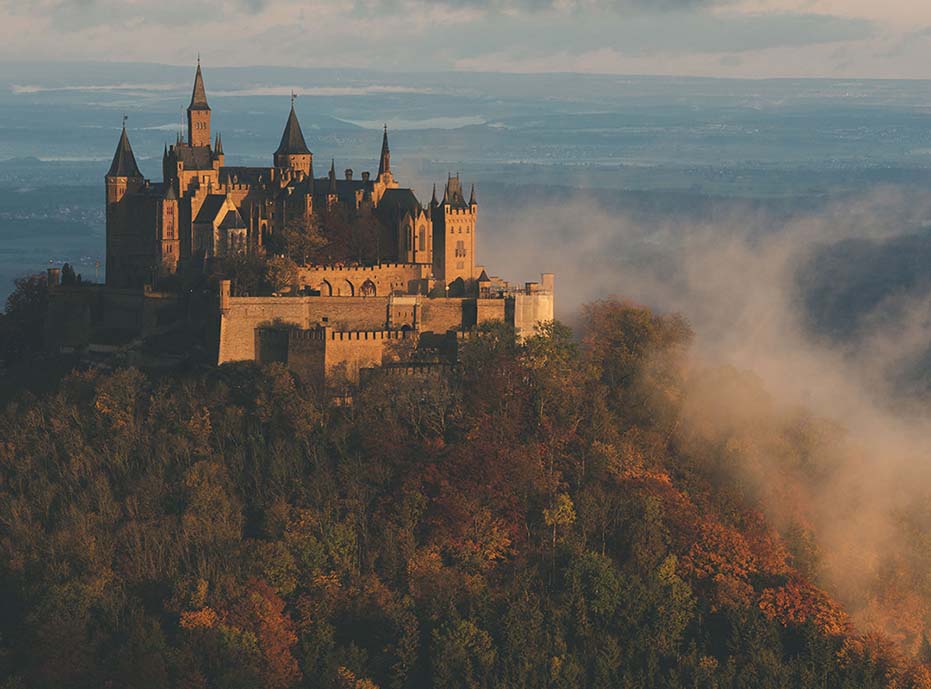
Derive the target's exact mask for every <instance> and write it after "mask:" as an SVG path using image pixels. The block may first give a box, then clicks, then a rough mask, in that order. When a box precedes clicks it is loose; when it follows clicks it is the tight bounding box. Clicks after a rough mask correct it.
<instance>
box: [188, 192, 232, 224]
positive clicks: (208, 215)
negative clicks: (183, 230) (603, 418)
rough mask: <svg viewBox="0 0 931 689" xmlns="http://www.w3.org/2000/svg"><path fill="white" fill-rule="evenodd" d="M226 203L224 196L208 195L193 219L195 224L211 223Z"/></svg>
mask: <svg viewBox="0 0 931 689" xmlns="http://www.w3.org/2000/svg"><path fill="white" fill-rule="evenodd" d="M225 203H226V194H208V195H207V198H206V199H204V203H203V204H202V205H201V207H200V211H198V213H197V217H196V218H194V222H196V223H213V222H214V221H215V220H216V219H217V216H218V215H220V211H221V210H223V206H224V204H225Z"/></svg>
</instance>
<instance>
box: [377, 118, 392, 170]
mask: <svg viewBox="0 0 931 689" xmlns="http://www.w3.org/2000/svg"><path fill="white" fill-rule="evenodd" d="M386 172H391V150H390V149H389V148H388V125H387V124H386V125H385V135H384V137H383V138H382V140H381V159H380V160H379V162H378V174H379V175H383V174H385V173H386Z"/></svg>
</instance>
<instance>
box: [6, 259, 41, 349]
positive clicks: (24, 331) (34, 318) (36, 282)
mask: <svg viewBox="0 0 931 689" xmlns="http://www.w3.org/2000/svg"><path fill="white" fill-rule="evenodd" d="M13 284H14V288H13V291H12V292H11V293H10V296H9V297H7V300H6V312H5V313H4V314H3V316H2V317H0V356H2V357H3V359H4V360H5V361H6V362H7V363H8V364H11V363H14V362H17V361H21V360H23V359H25V358H27V357H29V356H35V355H36V354H38V353H40V352H42V350H43V347H44V342H45V318H46V313H47V312H48V282H47V280H46V276H45V274H44V273H36V274H35V275H27V276H25V277H21V278H18V279H17V280H15V281H14V283H13Z"/></svg>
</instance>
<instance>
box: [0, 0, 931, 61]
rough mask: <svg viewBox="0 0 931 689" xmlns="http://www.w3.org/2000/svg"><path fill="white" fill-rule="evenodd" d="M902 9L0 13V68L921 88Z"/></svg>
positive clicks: (912, 35)
mask: <svg viewBox="0 0 931 689" xmlns="http://www.w3.org/2000/svg"><path fill="white" fill-rule="evenodd" d="M912 4H914V3H910V2H909V0H890V2H889V3H885V4H884V5H883V7H882V12H880V11H879V8H873V9H872V10H870V9H869V7H867V6H865V5H864V6H861V5H860V3H859V2H858V1H857V0H852V2H851V3H835V2H833V0H798V1H796V0H456V1H455V2H453V1H452V0H440V1H438V2H434V1H431V2H426V0H357V1H356V2H354V3H329V2H324V1H322V0H310V1H309V2H308V1H305V0H217V2H213V3H209V4H204V3H189V2H185V1H183V0H164V1H163V2H160V3H150V2H141V1H140V0H124V1H118V0H32V1H31V2H28V3H22V2H14V1H12V0H0V39H2V40H0V59H3V60H7V61H10V60H24V59H35V58H36V57H37V56H42V58H43V59H52V60H65V59H67V60H88V59H90V60H106V61H140V62H168V63H172V64H178V63H189V62H190V61H192V60H193V58H194V56H195V55H196V54H197V52H200V53H202V54H203V56H204V58H205V60H207V62H208V63H209V64H211V65H213V66H217V65H244V64H267V65H293V66H330V67H337V66H341V67H368V68H371V67H376V68H384V69H405V70H437V69H478V70H483V71H489V70H490V71H526V72H538V71H583V72H607V73H654V74H689V75H705V76H729V75H733V76H837V75H844V76H931V67H929V65H931V33H929V32H927V31H926V30H925V29H926V26H927V25H931V8H929V9H927V10H924V9H922V8H914V7H908V5H912ZM847 7H849V8H850V9H846V8H847ZM908 12H910V13H911V14H910V15H909V19H908V22H907V23H905V24H903V23H902V20H901V17H902V16H903V15H905V14H906V13H908ZM925 15H927V16H926V17H925ZM922 22H926V23H924V24H923V23H922ZM360 36H364V37H365V42H364V49H363V46H362V45H361V44H360V42H359V37H360Z"/></svg>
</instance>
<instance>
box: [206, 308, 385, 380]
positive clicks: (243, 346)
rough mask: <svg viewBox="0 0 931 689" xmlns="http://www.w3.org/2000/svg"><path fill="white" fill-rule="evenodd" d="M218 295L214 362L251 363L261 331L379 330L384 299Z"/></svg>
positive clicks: (382, 321) (382, 324)
mask: <svg viewBox="0 0 931 689" xmlns="http://www.w3.org/2000/svg"><path fill="white" fill-rule="evenodd" d="M223 301H224V300H223V299H222V295H221V313H220V333H219V338H220V343H219V344H220V346H219V352H218V363H220V364H223V363H226V362H227V361H250V360H255V359H256V355H257V351H256V350H257V348H256V338H257V335H256V332H257V330H259V329H261V328H279V329H284V328H297V329H300V330H307V329H308V328H313V327H315V326H317V325H319V324H320V323H327V324H329V325H332V326H333V327H336V328H339V329H341V330H381V329H384V328H385V325H386V320H387V312H388V299H387V297H228V298H227V299H226V300H225V301H226V304H225V305H224V304H223Z"/></svg>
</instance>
